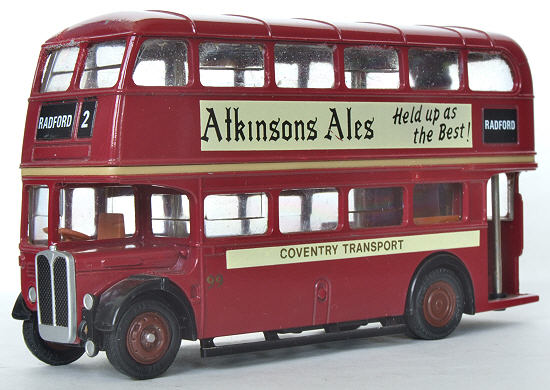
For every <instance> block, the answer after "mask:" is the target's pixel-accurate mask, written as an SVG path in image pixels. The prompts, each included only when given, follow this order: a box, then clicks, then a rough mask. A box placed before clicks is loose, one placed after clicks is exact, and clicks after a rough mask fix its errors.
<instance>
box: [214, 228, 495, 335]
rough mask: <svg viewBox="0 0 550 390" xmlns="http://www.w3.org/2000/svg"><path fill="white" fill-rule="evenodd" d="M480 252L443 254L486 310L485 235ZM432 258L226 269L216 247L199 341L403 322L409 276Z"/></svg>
mask: <svg viewBox="0 0 550 390" xmlns="http://www.w3.org/2000/svg"><path fill="white" fill-rule="evenodd" d="M479 244H480V245H479V246H476V247H472V248H463V249H456V250H448V251H446V252H447V253H450V254H453V255H454V256H456V257H457V258H459V259H460V260H461V261H463V263H464V264H465V266H466V269H467V270H468V272H469V274H470V276H471V278H472V282H473V285H474V286H476V288H475V300H476V301H478V300H481V302H483V301H485V302H486V301H487V278H485V277H484V275H486V274H487V262H486V260H485V256H483V255H481V254H482V253H486V251H487V246H486V245H487V242H486V232H485V230H481V231H480V243H479ZM254 246H255V247H261V244H259V245H258V244H257V243H256V244H254ZM432 253H433V252H417V253H408V254H401V255H380V256H370V257H364V258H355V259H345V258H343V259H337V260H330V261H316V262H308V263H299V264H286V265H276V266H251V267H248V268H240V269H227V267H226V259H225V250H224V249H223V248H221V247H218V248H216V250H215V254H211V255H208V256H205V258H204V261H205V264H206V278H207V279H206V280H207V284H206V286H205V297H206V299H205V301H206V308H205V331H204V337H216V336H222V335H230V334H238V333H247V332H255V331H262V330H277V329H287V328H299V327H306V326H313V325H323V324H327V323H336V322H346V321H355V320H363V319H373V318H381V317H388V316H400V315H403V313H404V311H405V302H406V298H407V293H408V289H409V285H410V282H411V279H412V277H413V275H414V272H415V270H416V269H417V267H418V266H419V265H420V263H421V262H422V261H423V260H424V259H426V258H427V257H429V256H430V255H431V254H432ZM476 275H478V276H477V277H476ZM320 285H321V286H320ZM322 290H325V291H322ZM320 291H321V292H320ZM325 302H326V305H325Z"/></svg>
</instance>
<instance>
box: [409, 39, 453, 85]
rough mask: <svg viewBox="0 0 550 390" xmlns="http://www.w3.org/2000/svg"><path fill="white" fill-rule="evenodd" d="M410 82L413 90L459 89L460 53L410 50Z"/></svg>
mask: <svg viewBox="0 0 550 390" xmlns="http://www.w3.org/2000/svg"><path fill="white" fill-rule="evenodd" d="M409 82H410V85H411V88H413V89H442V90H456V89H458V87H459V86H460V77H459V70H458V52H457V51H452V50H434V49H409Z"/></svg>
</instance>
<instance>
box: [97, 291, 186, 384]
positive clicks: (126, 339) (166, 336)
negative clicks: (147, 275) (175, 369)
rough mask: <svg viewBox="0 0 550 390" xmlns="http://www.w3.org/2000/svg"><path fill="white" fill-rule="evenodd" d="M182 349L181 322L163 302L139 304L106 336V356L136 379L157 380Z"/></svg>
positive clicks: (114, 364)
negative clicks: (179, 322)
mask: <svg viewBox="0 0 550 390" xmlns="http://www.w3.org/2000/svg"><path fill="white" fill-rule="evenodd" d="M180 345H181V335H180V328H179V324H178V320H177V319H176V317H175V315H174V314H173V312H172V311H171V310H170V308H168V307H167V306H166V305H164V304H163V303H161V302H158V301H154V300H144V301H138V302H136V303H134V304H132V305H131V306H130V307H129V308H128V309H127V310H126V311H125V312H124V313H123V314H122V316H121V317H120V320H119V321H118V323H117V325H116V328H115V330H114V331H113V332H111V333H110V334H109V335H107V337H106V340H105V352H106V353H107V358H108V359H109V361H110V362H111V364H112V365H113V366H114V367H115V368H116V369H117V370H119V371H120V372H122V373H123V374H126V375H128V376H131V377H133V378H136V379H149V378H154V377H156V376H158V375H160V374H162V373H163V372H164V371H166V370H167V369H168V367H170V365H171V364H172V362H173V361H174V359H175V358H176V354H177V353H178V350H179V347H180Z"/></svg>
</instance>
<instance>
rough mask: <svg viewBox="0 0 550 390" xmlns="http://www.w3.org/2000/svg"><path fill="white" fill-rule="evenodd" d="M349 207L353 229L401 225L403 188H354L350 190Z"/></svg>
mask: <svg viewBox="0 0 550 390" xmlns="http://www.w3.org/2000/svg"><path fill="white" fill-rule="evenodd" d="M348 209H349V224H350V227H351V228H352V229H360V228H368V227H377V226H394V225H401V222H402V220H403V189H402V188H399V187H389V188H354V189H352V190H351V191H350V192H349V197H348Z"/></svg>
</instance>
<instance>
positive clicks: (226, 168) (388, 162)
mask: <svg viewBox="0 0 550 390" xmlns="http://www.w3.org/2000/svg"><path fill="white" fill-rule="evenodd" d="M534 162H535V158H534V156H531V155H522V156H486V157H428V158H403V159H376V160H333V161H330V160H329V161H291V162H259V163H235V164H190V165H144V166H131V167H120V166H118V167H40V168H22V169H21V175H22V176H23V177H32V176H128V175H163V174H180V173H210V172H257V171H289V170H298V169H336V168H340V169H341V168H376V167H401V166H402V167H411V166H423V165H427V166H434V165H464V164H531V163H534Z"/></svg>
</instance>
